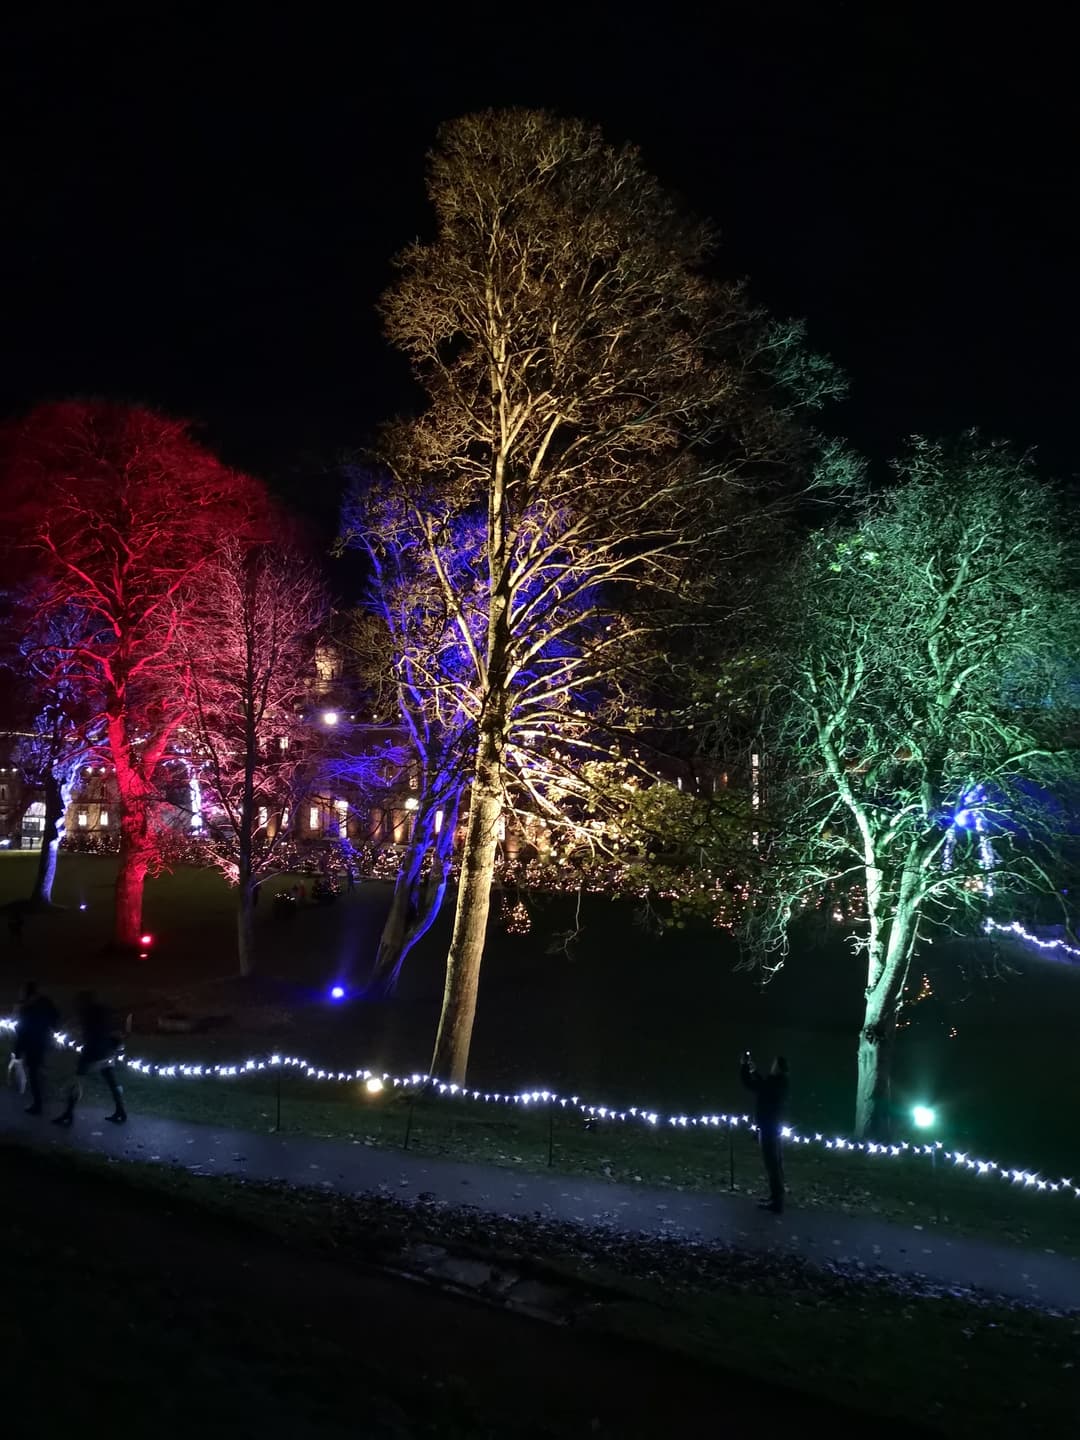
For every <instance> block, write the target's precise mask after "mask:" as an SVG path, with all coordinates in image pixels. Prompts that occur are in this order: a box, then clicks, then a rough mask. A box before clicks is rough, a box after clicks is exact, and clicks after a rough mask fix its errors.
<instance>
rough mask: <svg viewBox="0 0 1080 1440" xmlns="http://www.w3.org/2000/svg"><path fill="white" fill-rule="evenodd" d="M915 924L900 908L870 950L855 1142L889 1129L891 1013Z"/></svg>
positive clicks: (912, 915) (894, 1016)
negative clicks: (856, 1138)
mask: <svg viewBox="0 0 1080 1440" xmlns="http://www.w3.org/2000/svg"><path fill="white" fill-rule="evenodd" d="M916 918H917V917H916V914H915V911H914V908H913V907H911V906H909V905H906V904H903V903H902V904H900V905H899V906H898V907H897V911H896V914H895V915H894V917H893V919H892V922H891V924H890V925H889V926H888V930H887V938H886V939H885V942H884V944H883V945H881V946H879V947H874V948H872V949H871V953H870V956H869V963H868V967H867V969H868V976H867V986H866V992H865V995H866V1004H865V1008H864V1011H863V1023H862V1029H861V1030H860V1032H859V1080H858V1088H857V1090H856V1096H855V1134H856V1135H857V1136H858V1137H859V1138H860V1139H861V1138H863V1137H864V1136H870V1137H873V1138H877V1139H886V1138H887V1137H888V1134H889V1130H890V1126H891V1124H892V1062H893V1055H894V1051H895V1042H896V1021H897V1012H898V1009H899V1005H900V999H901V992H902V990H903V986H904V981H905V979H906V978H907V969H908V961H909V959H910V955H911V948H912V945H913V943H914V940H915V920H916Z"/></svg>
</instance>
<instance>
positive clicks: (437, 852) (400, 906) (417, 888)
mask: <svg viewBox="0 0 1080 1440" xmlns="http://www.w3.org/2000/svg"><path fill="white" fill-rule="evenodd" d="M439 808H441V807H439V806H435V805H431V806H428V807H427V808H425V809H424V810H421V811H420V813H419V815H418V817H417V822H416V828H415V829H414V830H413V834H412V839H411V840H410V842H409V848H408V850H407V851H406V852H405V863H404V864H403V865H402V867H401V873H400V874H399V875H398V878H397V881H396V883H395V885H394V895H393V899H392V900H391V902H390V911H389V914H388V915H387V917H386V923H385V924H384V926H383V930H382V934H381V935H380V937H379V948H378V951H377V953H376V956H375V965H374V967H373V969H372V972H371V984H372V987H373V988H375V989H376V990H378V991H380V992H382V993H383V994H390V993H392V992H393V991H394V990H395V989H396V988H397V983H398V980H399V979H400V977H401V967H402V966H403V965H404V963H405V961H406V959H407V958H408V955H409V952H410V951H411V950H412V949H413V948H414V946H415V945H417V944H418V942H419V941H421V940H422V939H423V938H424V936H425V935H426V934H427V932H428V931H429V930H430V929H431V927H432V925H434V923H435V921H436V920H437V919H438V917H439V912H440V910H441V909H442V903H443V899H444V898H445V895H446V885H447V881H448V879H449V875H450V863H451V860H452V858H453V852H454V833H455V831H456V830H457V813H458V797H457V796H455V797H454V798H453V800H452V801H451V802H450V803H449V804H447V805H446V807H445V811H444V816H443V824H442V828H441V830H440V831H439V833H438V834H436V833H435V813H436V810H437V809H439ZM429 855H430V857H431V864H430V865H429V866H428V872H427V875H426V876H425V875H424V873H423V872H424V862H425V860H426V859H427V857H428V856H429Z"/></svg>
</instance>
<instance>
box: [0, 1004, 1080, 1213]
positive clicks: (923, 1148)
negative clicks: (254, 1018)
mask: <svg viewBox="0 0 1080 1440" xmlns="http://www.w3.org/2000/svg"><path fill="white" fill-rule="evenodd" d="M14 1029H15V1021H14V1020H13V1019H3V1020H0V1031H7V1032H9V1033H10V1032H11V1031H13V1030H14ZM55 1040H56V1043H57V1045H58V1046H59V1047H60V1048H61V1049H64V1050H78V1049H79V1048H80V1047H79V1045H78V1044H77V1043H76V1042H75V1041H74V1040H72V1039H71V1037H70V1036H68V1035H66V1034H64V1033H63V1032H62V1031H58V1032H57V1033H56V1035H55ZM117 1061H118V1063H120V1064H123V1065H126V1066H127V1067H128V1069H129V1070H134V1071H135V1072H136V1074H139V1075H146V1076H152V1077H154V1078H156V1079H160V1080H176V1079H187V1080H233V1079H243V1078H250V1077H251V1076H253V1075H258V1074H262V1073H265V1072H267V1071H270V1072H279V1073H281V1072H284V1071H293V1072H296V1073H298V1074H300V1075H301V1076H303V1077H304V1078H305V1079H308V1080H321V1081H332V1082H335V1083H340V1084H347V1085H359V1086H361V1087H362V1088H363V1090H364V1091H365V1092H366V1093H367V1094H369V1095H379V1094H381V1093H382V1092H383V1091H384V1090H390V1091H394V1090H397V1091H404V1092H406V1093H410V1092H411V1093H412V1094H420V1093H427V1094H434V1095H439V1096H442V1097H444V1098H446V1099H451V1100H455V1099H456V1100H469V1101H476V1102H479V1103H483V1104H490V1105H509V1106H517V1107H520V1108H521V1109H525V1110H527V1109H530V1108H536V1107H538V1106H543V1107H552V1108H556V1107H557V1108H558V1109H560V1110H563V1111H567V1112H573V1113H576V1114H579V1115H581V1116H583V1117H584V1118H585V1119H586V1120H588V1121H591V1122H597V1121H609V1122H612V1123H622V1124H625V1123H627V1122H630V1123H637V1124H641V1125H645V1126H646V1127H648V1128H650V1129H654V1130H660V1129H665V1128H667V1129H674V1130H681V1131H687V1132H691V1131H697V1132H698V1133H701V1132H706V1133H707V1132H709V1131H716V1130H724V1131H725V1132H728V1131H730V1132H734V1131H736V1130H743V1131H745V1132H746V1133H748V1134H752V1133H753V1132H754V1131H755V1130H756V1128H757V1127H756V1126H755V1125H754V1123H753V1121H752V1120H751V1118H750V1116H749V1115H733V1114H726V1113H720V1114H703V1115H663V1114H661V1113H660V1112H659V1111H657V1110H650V1109H647V1108H643V1107H641V1106H638V1105H631V1106H630V1107H628V1108H625V1109H623V1108H620V1107H619V1106H612V1105H594V1104H590V1103H588V1102H586V1101H585V1100H582V1099H581V1098H580V1096H578V1095H559V1094H557V1093H556V1092H555V1091H553V1090H520V1091H517V1092H501V1091H488V1090H473V1089H470V1088H469V1087H468V1086H464V1085H456V1084H452V1083H450V1082H447V1081H443V1080H433V1079H431V1078H430V1077H429V1076H427V1075H422V1074H420V1073H419V1072H414V1073H413V1074H412V1075H390V1074H388V1073H387V1072H385V1071H384V1072H383V1073H382V1074H379V1073H377V1072H376V1071H374V1070H324V1069H322V1068H321V1067H319V1066H316V1065H312V1064H311V1062H310V1061H308V1060H305V1059H302V1058H301V1057H299V1056H296V1055H278V1054H274V1055H268V1056H265V1057H263V1058H261V1059H259V1058H256V1057H252V1058H251V1059H248V1060H242V1061H238V1062H237V1063H236V1064H230V1065H222V1064H216V1065H210V1064H206V1065H196V1064H191V1063H186V1062H183V1061H173V1062H170V1063H168V1064H162V1063H160V1062H156V1061H150V1060H139V1059H135V1058H133V1057H131V1056H128V1055H124V1054H121V1055H119V1056H118V1057H117ZM912 1118H913V1120H914V1122H915V1124H916V1126H917V1127H918V1128H920V1129H926V1128H929V1127H930V1126H932V1125H933V1124H934V1123H935V1120H936V1116H935V1114H934V1112H933V1111H932V1110H930V1109H929V1108H927V1107H925V1106H916V1107H915V1109H914V1110H913V1112H912ZM781 1134H782V1135H783V1138H784V1139H785V1140H786V1141H788V1143H789V1144H792V1145H809V1146H816V1147H820V1148H822V1149H824V1150H829V1151H832V1152H834V1153H850V1154H863V1155H870V1156H875V1157H892V1158H896V1157H898V1156H902V1155H905V1154H906V1155H915V1156H918V1155H929V1156H933V1157H934V1159H935V1160H939V1161H941V1162H943V1163H945V1162H947V1163H949V1164H951V1165H953V1166H955V1168H956V1169H958V1170H966V1171H969V1172H970V1173H972V1174H974V1175H980V1176H988V1177H989V1176H993V1177H996V1178H998V1179H1000V1180H1004V1181H1007V1182H1008V1183H1009V1184H1011V1185H1016V1186H1020V1187H1021V1188H1023V1189H1025V1190H1031V1191H1033V1192H1038V1193H1045V1194H1049V1195H1057V1194H1066V1195H1067V1194H1069V1193H1070V1192H1071V1193H1072V1195H1073V1196H1074V1197H1075V1198H1076V1199H1080V1184H1078V1183H1077V1182H1076V1181H1074V1180H1072V1179H1070V1178H1069V1177H1068V1176H1061V1177H1060V1178H1059V1179H1057V1180H1048V1179H1046V1178H1045V1177H1044V1176H1042V1175H1040V1174H1039V1173H1038V1172H1037V1171H1034V1170H1026V1169H1016V1168H1014V1167H1012V1166H1008V1165H1000V1164H998V1163H997V1161H995V1160H980V1159H978V1158H977V1157H975V1156H973V1155H970V1154H968V1153H967V1152H966V1151H962V1150H946V1149H945V1148H944V1147H943V1145H942V1142H941V1141H940V1140H936V1141H933V1142H930V1143H927V1144H914V1143H911V1142H909V1141H907V1140H903V1141H901V1142H900V1143H899V1144H891V1143H889V1144H886V1143H882V1142H879V1141H874V1140H847V1139H844V1138H843V1137H842V1136H833V1137H830V1136H826V1135H823V1134H821V1133H820V1132H817V1133H815V1134H812V1135H811V1134H806V1135H804V1134H802V1133H800V1132H799V1131H798V1130H795V1129H794V1128H793V1127H791V1126H789V1125H785V1126H784V1127H783V1129H782V1131H781Z"/></svg>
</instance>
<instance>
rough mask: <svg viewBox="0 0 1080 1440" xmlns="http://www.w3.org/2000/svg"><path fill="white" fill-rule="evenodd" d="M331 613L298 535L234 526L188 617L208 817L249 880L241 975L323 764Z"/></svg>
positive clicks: (240, 876) (235, 876)
mask: <svg viewBox="0 0 1080 1440" xmlns="http://www.w3.org/2000/svg"><path fill="white" fill-rule="evenodd" d="M328 613H329V607H328V602H327V596H326V592H325V590H324V588H323V585H322V582H321V579H320V577H319V575H318V572H317V571H316V570H315V569H314V567H313V565H312V563H311V559H310V557H309V556H307V555H305V554H303V553H302V551H300V550H299V549H298V548H295V547H291V546H289V545H288V544H286V543H266V544H261V545H255V546H252V545H249V544H247V543H245V542H244V541H243V540H238V539H232V538H230V539H226V540H225V541H224V543H222V544H221V545H220V546H219V547H218V549H217V552H216V553H215V555H214V557H213V559H212V560H211V561H210V563H209V564H208V565H207V566H206V568H205V569H204V570H203V572H202V575H201V576H200V582H199V593H198V596H197V598H196V599H195V600H194V601H193V602H192V603H191V606H190V609H189V612H188V614H187V616H186V617H185V621H184V623H183V624H182V625H181V626H180V631H181V634H182V636H183V646H184V655H185V658H186V667H187V674H186V679H187V685H188V690H189V693H190V696H191V705H190V720H189V729H190V734H191V742H192V752H193V754H192V757H191V758H192V764H193V766H195V767H196V768H197V773H198V775H199V778H200V785H201V790H202V796H203V803H202V807H201V817H202V826H203V829H204V832H205V834H206V835H207V837H208V838H209V839H210V841H211V842H212V850H211V853H212V854H213V855H214V857H215V859H216V860H217V863H218V864H219V865H220V866H221V868H222V870H223V871H224V873H225V875H226V876H227V878H228V879H229V880H231V881H232V882H233V883H234V884H235V885H236V887H237V954H238V958H239V964H240V973H241V975H250V974H251V973H252V970H253V969H254V964H255V943H254V913H253V912H254V903H255V890H256V888H257V886H258V885H260V884H261V883H262V882H263V881H264V880H265V879H266V878H267V877H268V876H270V875H272V874H275V873H276V872H277V870H278V869H279V860H280V859H281V858H283V855H284V847H283V843H282V842H283V840H284V838H285V836H286V834H287V831H288V824H287V817H288V816H295V815H296V814H297V813H298V811H299V808H300V805H301V804H302V803H303V801H304V800H305V798H307V796H308V795H309V794H310V793H311V791H312V788H313V787H314V786H315V785H316V784H317V782H318V780H319V776H320V765H321V759H320V758H319V757H317V756H315V755H313V754H312V752H311V747H310V738H311V737H310V723H309V722H310V717H309V715H308V713H307V712H308V709H309V707H310V683H311V679H312V676H313V675H314V671H315V649H316V645H317V643H318V640H319V638H320V635H321V634H322V632H323V630H324V628H325V625H326V622H327V619H328Z"/></svg>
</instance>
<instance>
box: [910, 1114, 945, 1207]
mask: <svg viewBox="0 0 1080 1440" xmlns="http://www.w3.org/2000/svg"><path fill="white" fill-rule="evenodd" d="M911 1118H912V1120H913V1121H914V1123H915V1128H916V1129H917V1130H931V1129H933V1127H934V1126H935V1125H936V1124H937V1111H936V1110H935V1109H934V1108H933V1107H932V1106H930V1105H913V1106H912V1107H911ZM937 1152H938V1147H937V1142H936V1141H935V1142H934V1143H933V1144H932V1145H931V1146H930V1173H931V1175H932V1176H933V1186H934V1216H935V1218H936V1220H937V1223H938V1224H939V1225H940V1224H941V1176H940V1175H939V1173H938V1163H937Z"/></svg>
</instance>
